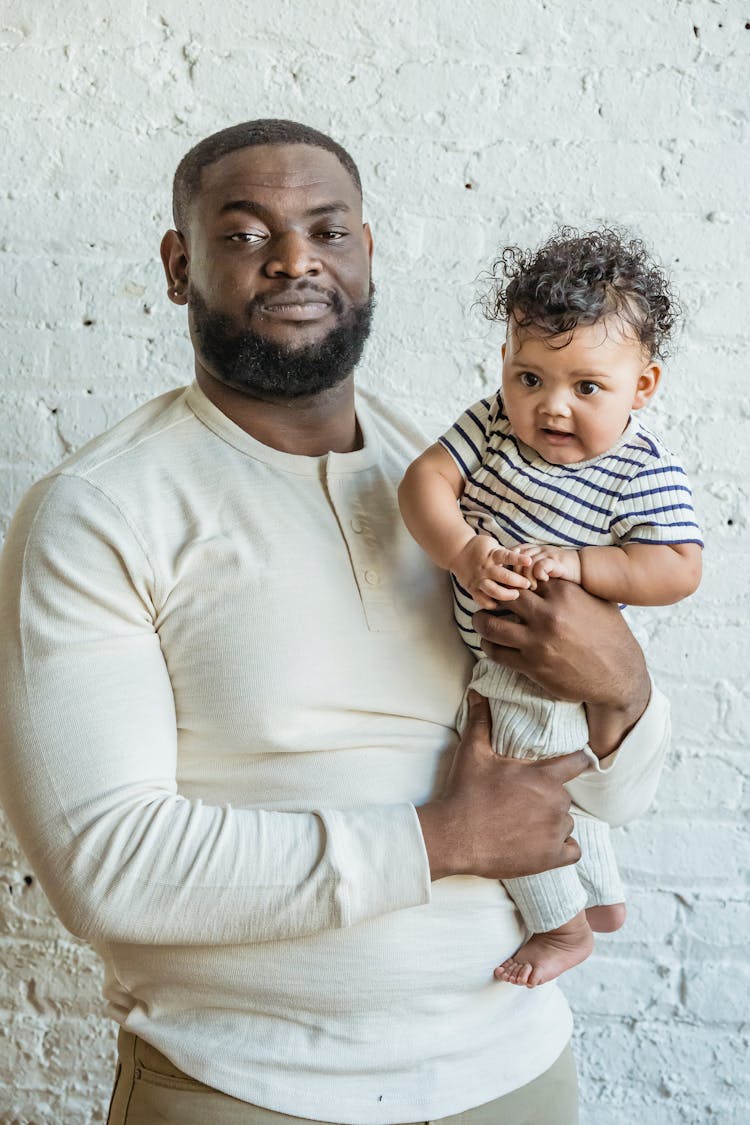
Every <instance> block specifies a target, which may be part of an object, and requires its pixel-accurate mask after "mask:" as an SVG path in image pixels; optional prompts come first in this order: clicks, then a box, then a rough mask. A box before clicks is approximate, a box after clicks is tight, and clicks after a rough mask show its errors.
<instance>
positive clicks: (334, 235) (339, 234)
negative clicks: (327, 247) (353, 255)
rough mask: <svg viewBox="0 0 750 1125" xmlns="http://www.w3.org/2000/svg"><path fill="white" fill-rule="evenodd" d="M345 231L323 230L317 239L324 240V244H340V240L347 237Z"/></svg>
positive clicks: (317, 235)
mask: <svg viewBox="0 0 750 1125" xmlns="http://www.w3.org/2000/svg"><path fill="white" fill-rule="evenodd" d="M346 233H347V232H346V231H345V230H321V231H318V233H317V234H316V236H315V237H316V238H322V239H323V241H324V242H338V241H339V239H341V238H345V237H346Z"/></svg>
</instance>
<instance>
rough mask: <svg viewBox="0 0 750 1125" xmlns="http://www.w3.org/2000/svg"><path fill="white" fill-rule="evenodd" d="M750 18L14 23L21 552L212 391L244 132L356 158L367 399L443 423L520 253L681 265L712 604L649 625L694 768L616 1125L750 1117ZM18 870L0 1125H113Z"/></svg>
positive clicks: (614, 966) (674, 831)
mask: <svg viewBox="0 0 750 1125" xmlns="http://www.w3.org/2000/svg"><path fill="white" fill-rule="evenodd" d="M749 24H750V5H748V4H747V3H746V2H743V3H739V2H737V0H726V2H712V0H695V2H692V0H631V2H629V3H624V4H618V5H614V4H613V5H603V4H601V3H598V2H596V0H524V2H521V0H517V2H515V3H514V2H512V0H472V3H471V4H468V3H467V4H457V3H456V2H455V0H412V2H411V3H410V4H393V3H388V2H386V0H348V2H347V3H346V4H344V3H343V2H341V0H317V2H316V4H314V5H313V4H307V3H305V2H303V0H297V2H292V0H273V3H270V2H269V3H268V4H265V5H262V4H252V5H250V4H247V3H244V2H241V0H224V2H222V3H219V4H205V3H202V2H199V0H163V2H162V3H155V2H152V0H119V2H118V3H116V4H114V3H102V2H101V0H46V2H40V0H20V2H19V0H16V2H15V3H12V2H10V0H8V2H5V0H3V2H2V3H0V87H2V91H3V93H4V94H5V98H4V100H3V108H2V110H1V111H0V120H1V122H2V127H3V138H4V143H3V157H2V159H1V160H0V199H1V200H2V218H1V219H0V223H1V225H0V266H1V268H0V318H1V319H2V339H3V351H2V354H3V357H4V361H3V364H2V369H1V370H0V390H1V393H2V403H3V415H2V417H3V422H2V437H3V440H2V447H1V448H0V521H1V522H2V528H3V529H4V527H5V526H7V521H8V519H9V517H10V514H11V513H12V511H13V509H14V507H15V506H16V504H17V502H18V500H19V498H20V496H21V495H22V493H23V491H24V490H25V489H26V487H27V486H28V485H29V484H30V483H31V481H32V480H34V479H35V478H36V477H38V476H40V475H41V474H42V473H43V472H44V471H45V470H46V469H48V468H50V467H51V466H52V465H53V464H55V463H56V462H57V461H58V460H60V459H61V457H62V456H63V455H64V454H65V453H66V452H67V451H68V450H69V449H71V448H73V447H75V446H77V445H79V444H81V443H82V442H83V441H84V440H86V439H87V438H88V437H89V436H91V435H93V434H94V433H96V432H98V431H99V430H101V429H103V428H105V427H106V426H109V425H110V424H111V423H113V422H114V421H115V420H116V419H117V418H119V417H121V416H122V415H123V414H125V413H126V412H127V411H128V410H130V409H131V408H132V407H133V406H135V405H136V404H137V403H139V402H142V401H144V400H146V399H147V398H149V397H151V396H153V395H155V394H157V393H159V392H161V391H162V390H165V389H167V388H168V387H171V386H174V385H176V384H182V383H184V382H185V381H186V380H188V379H189V378H190V365H189V351H188V347H187V345H186V342H185V339H184V320H183V317H182V314H181V312H180V311H178V310H176V309H175V308H174V307H173V306H172V305H171V304H169V303H168V301H167V300H166V297H165V294H164V285H163V282H162V280H161V276H160V267H159V266H158V264H157V261H158V256H157V250H158V242H159V238H160V236H161V234H162V232H163V230H164V229H166V227H167V226H168V225H169V187H170V177H171V174H172V171H173V169H174V167H175V165H176V162H177V160H178V159H179V157H180V156H181V155H182V153H183V152H184V151H186V150H187V149H188V148H189V147H190V145H191V144H192V143H194V142H195V141H196V140H197V139H199V138H200V137H201V136H203V135H205V134H207V133H209V132H212V131H214V130H215V129H218V128H222V127H223V126H225V125H228V124H232V123H234V122H236V121H240V120H243V119H245V118H249V117H256V116H288V117H293V118H298V119H300V120H304V121H307V122H309V123H310V124H312V125H315V126H317V127H319V128H322V129H324V130H326V131H329V132H331V133H332V134H333V135H334V136H335V137H337V138H338V139H340V140H341V141H342V142H343V143H344V144H346V145H347V146H348V147H350V149H351V150H352V152H353V154H354V156H355V158H356V159H357V160H358V161H359V163H360V166H361V169H362V173H363V179H364V182H365V187H366V198H367V207H368V213H369V216H370V218H371V220H372V223H373V226H374V231H375V237H376V249H377V264H376V279H377V281H378V283H379V306H378V313H377V322H376V333H375V337H374V339H373V340H372V342H371V345H370V346H369V350H368V353H367V358H366V361H365V364H364V368H363V371H362V378H363V380H365V381H366V382H368V383H369V384H370V385H372V386H375V387H378V388H380V389H382V390H383V391H385V392H388V393H390V394H392V395H394V396H395V397H396V398H398V399H400V400H402V401H405V402H408V403H409V404H414V409H415V410H416V411H417V412H418V413H420V414H421V415H422V416H423V417H424V418H425V420H427V421H428V423H429V424H430V425H431V426H432V427H433V428H435V427H437V426H438V425H439V424H441V423H442V422H445V421H447V420H449V419H451V418H452V416H453V415H454V413H455V412H456V410H457V409H458V408H459V407H461V406H462V405H464V404H466V403H467V402H469V401H471V400H473V399H475V398H476V397H478V395H479V394H480V393H483V392H485V391H487V390H489V389H491V388H493V387H494V386H495V384H496V381H497V378H498V351H499V346H500V343H501V340H500V337H499V333H498V330H496V329H494V328H493V329H490V328H489V327H488V326H486V325H485V324H484V323H483V322H482V321H481V319H480V318H479V316H478V315H477V313H476V312H472V310H471V302H472V299H473V297H474V295H475V293H476V287H475V284H474V280H475V278H476V276H477V274H478V273H479V272H480V271H481V270H482V269H483V268H485V267H486V266H487V264H488V262H489V260H490V259H491V257H492V254H493V251H494V250H495V249H496V247H497V246H498V244H500V243H502V242H504V241H506V240H508V241H520V242H522V243H526V242H529V241H531V242H533V241H537V240H539V239H541V238H542V237H543V236H544V235H546V234H547V233H548V231H549V230H550V229H551V227H552V226H553V225H554V224H555V223H556V222H559V221H565V222H569V223H573V224H579V225H583V226H590V225H594V224H596V223H598V222H599V221H601V220H611V221H616V222H621V223H625V224H629V225H631V226H632V227H633V228H634V229H636V230H637V231H638V232H639V233H641V234H642V235H644V236H645V237H646V238H647V239H649V240H650V241H651V242H652V243H653V244H654V245H655V246H656V248H657V249H658V251H659V253H660V254H661V256H662V257H663V259H664V261H665V262H666V263H668V264H669V265H670V266H671V267H672V268H673V270H674V276H675V280H676V283H677V285H678V287H679V289H680V291H681V294H682V297H683V301H684V305H685V309H686V317H685V323H684V327H683V329H682V332H681V339H680V350H679V352H678V354H677V356H676V357H675V360H674V361H673V362H672V363H671V364H670V369H669V371H668V372H667V378H666V385H665V386H664V389H663V391H662V392H660V395H659V399H658V402H657V403H656V405H655V406H654V407H653V408H652V409H651V410H650V416H651V421H652V423H653V424H654V426H656V427H658V428H660V429H661V430H662V431H663V432H664V433H665V434H666V436H667V438H668V439H669V441H670V442H671V444H672V445H673V446H674V447H675V449H677V450H679V451H680V452H681V453H682V455H683V457H684V460H685V461H686V463H687V465H688V468H689V469H690V471H691V473H692V475H693V478H694V481H695V485H696V493H697V500H698V505H699V511H700V516H701V519H702V521H703V525H704V528H705V531H706V533H707V538H708V548H707V550H706V559H705V561H706V576H705V579H704V582H703V586H702V588H701V591H700V592H699V594H698V595H697V596H696V597H694V598H693V599H691V600H690V601H689V602H687V603H685V604H683V605H680V606H678V607H675V608H673V609H668V610H667V609H660V610H654V611H648V612H645V613H641V614H640V615H639V616H640V623H641V627H642V629H643V632H644V635H645V637H646V639H647V642H648V649H649V656H650V661H651V664H652V667H653V669H654V671H655V673H656V675H657V677H658V679H659V681H660V682H661V684H662V685H663V687H664V688H665V689H666V690H667V691H668V692H669V693H670V695H671V697H672V698H673V700H674V703H675V728H676V729H675V750H674V755H673V758H672V762H671V766H670V768H669V771H668V773H667V776H666V778H665V780H664V783H663V785H662V788H661V792H660V795H659V798H658V801H657V806H656V808H655V810H654V812H653V814H652V815H651V816H650V817H649V818H647V819H645V820H644V821H642V822H641V823H639V824H638V825H635V826H633V827H631V828H629V829H627V830H625V831H623V832H622V833H620V834H619V836H618V848H619V852H620V854H621V856H622V862H623V866H624V869H625V873H626V876H627V878H628V881H629V884H630V887H631V892H630V909H631V912H630V919H629V921H628V924H627V926H626V927H625V929H624V930H623V931H622V932H621V933H619V934H617V935H615V936H614V937H612V938H610V939H609V940H606V939H604V940H601V941H600V943H599V949H598V952H597V953H596V955H595V956H594V957H592V959H591V960H590V961H589V962H588V963H587V964H586V965H584V966H582V967H581V968H580V969H578V970H576V971H575V972H574V973H571V974H569V976H568V977H567V978H566V983H565V987H566V990H567V992H568V994H569V996H570V998H571V1000H572V1002H573V1005H574V1007H575V1010H576V1013H577V1028H578V1031H577V1040H578V1057H579V1063H580V1068H581V1072H582V1079H583V1096H584V1103H585V1110H584V1121H585V1122H586V1123H587V1125H630V1123H634V1122H640V1121H644V1122H645V1121H647V1122H649V1125H666V1123H670V1125H671V1123H677V1122H680V1123H687V1122H690V1123H716V1125H739V1123H740V1122H743V1123H744V1122H745V1121H746V1120H747V1115H748V1112H749V1111H748V1103H749V1101H750V1088H749V1087H750V1078H749V1077H748V1075H749V1074H750V1070H749V1068H748V1066H747V1031H746V1027H747V1023H746V1021H747V1015H748V983H749V982H748V966H747V956H746V948H747V936H746V935H747V933H748V930H749V929H750V917H749V915H750V907H748V904H747V900H746V898H745V878H746V874H747V838H746V837H743V822H742V809H743V804H744V800H743V798H744V789H745V782H746V778H747V765H746V756H745V750H746V744H747V741H748V725H749V724H748V715H749V711H750V707H749V692H750V689H748V687H747V683H746V674H747V666H748V645H747V643H746V628H747V625H748V618H749V617H750V597H749V595H748V585H747V577H746V576H747V557H748V545H749V543H748V540H749V538H750V537H749V534H748V515H747V513H748V495H749V494H750V468H749V465H748V454H747V446H748V440H747V439H748V426H749V424H750V392H749V391H748V387H747V383H746V366H747V359H746V353H747V349H748V344H750V330H749V329H748V326H747V321H746V319H745V318H746V312H747V299H748V289H749V287H750V283H749V280H748V268H747V261H748V255H749V252H750V239H749V238H748V219H747V206H748V204H747V199H748V178H749V173H750V167H749V166H748V95H747V91H748V84H749V82H748V53H749V52H750V27H749ZM699 419H700V423H699ZM0 874H1V878H0V896H1V897H0V947H1V954H0V964H2V977H1V981H2V983H0V1040H1V1041H2V1047H1V1048H0V1082H1V1083H2V1089H1V1091H0V1122H2V1123H5V1125H12V1123H18V1125H28V1123H32V1122H33V1123H35V1125H42V1123H48V1122H63V1123H68V1122H71V1123H73V1122H75V1123H76V1125H89V1123H91V1122H96V1121H102V1120H104V1116H105V1112H106V1111H105V1104H106V1098H107V1095H108V1088H109V1083H110V1075H111V1059H112V1055H111V1039H112V1031H111V1029H110V1027H109V1026H108V1024H107V1023H106V1022H105V1021H103V1020H102V1019H101V1014H100V1013H101V1006H100V1001H99V999H98V991H99V969H98V965H97V963H96V961H95V959H94V957H93V956H92V955H91V954H90V953H89V951H88V950H87V949H85V948H84V947H82V946H80V945H78V944H77V943H76V942H75V940H74V939H72V938H70V937H69V936H68V935H66V934H65V932H64V931H63V930H62V928H61V927H60V926H59V925H58V923H57V922H56V921H55V920H54V919H53V918H52V917H51V915H50V911H49V908H48V906H47V904H46V902H45V901H44V899H43V896H42V894H41V892H40V891H39V889H38V887H37V886H36V883H35V882H33V881H31V880H30V879H29V878H28V874H29V872H28V868H27V866H26V863H25V860H24V859H23V857H22V856H21V854H20V853H19V852H18V850H17V848H16V846H15V843H14V841H13V840H12V839H11V838H10V834H9V833H8V832H7V830H6V831H5V832H4V835H3V840H2V842H0Z"/></svg>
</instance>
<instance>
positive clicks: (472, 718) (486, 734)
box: [417, 691, 589, 879]
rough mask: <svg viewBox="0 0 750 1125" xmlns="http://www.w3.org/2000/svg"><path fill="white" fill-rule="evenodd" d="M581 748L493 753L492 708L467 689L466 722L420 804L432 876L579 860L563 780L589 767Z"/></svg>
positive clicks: (522, 871) (511, 872)
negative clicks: (523, 757)
mask: <svg viewBox="0 0 750 1125" xmlns="http://www.w3.org/2000/svg"><path fill="white" fill-rule="evenodd" d="M588 764H589V763H588V759H587V758H586V756H585V755H584V754H583V752H582V751H578V752H576V753H575V754H568V755H565V756H564V757H560V758H548V759H546V760H544V761H540V762H530V761H520V760H518V759H515V758H506V757H503V756H502V755H500V754H496V753H495V752H494V750H493V749H492V744H491V741H490V708H489V704H488V702H487V700H486V699H485V698H484V697H483V696H480V695H478V694H477V693H476V692H475V691H472V692H470V693H469V721H468V724H467V727H466V730H465V732H464V736H463V738H462V740H461V743H460V744H459V746H458V748H457V750H456V754H455V757H454V759H453V765H452V768H451V771H450V773H449V775H448V780H447V782H446V786H445V791H444V793H443V794H442V797H441V798H440V799H439V800H436V801H431V802H430V803H429V804H427V805H423V806H422V807H421V808H419V809H417V814H418V816H419V820H420V824H421V825H422V833H423V835H424V840H425V847H426V850H427V856H428V859H429V863H430V872H431V875H432V878H433V879H441V878H443V877H444V876H446V875H466V874H471V875H480V876H483V877H484V878H487V879H511V878H514V877H516V876H518V875H533V874H536V873H537V872H539V871H547V870H549V869H550V868H553V867H563V866H565V865H566V864H569V863H576V862H577V861H578V860H579V859H580V857H581V852H580V849H579V847H578V844H577V843H576V842H575V840H573V839H572V838H571V836H570V833H571V831H572V830H573V818H572V817H571V816H570V812H569V809H570V797H569V796H568V794H567V793H566V791H565V789H564V788H563V785H564V783H565V782H567V781H570V780H572V779H573V778H574V777H576V776H577V775H578V774H579V773H581V771H582V770H585V769H586V768H587V767H588Z"/></svg>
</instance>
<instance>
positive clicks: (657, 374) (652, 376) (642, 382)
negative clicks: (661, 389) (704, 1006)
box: [633, 363, 661, 410]
mask: <svg viewBox="0 0 750 1125" xmlns="http://www.w3.org/2000/svg"><path fill="white" fill-rule="evenodd" d="M660 379H661V364H660V363H649V364H648V366H647V367H644V368H643V371H641V373H640V375H639V376H638V382H637V384H636V388H635V396H634V398H633V410H640V409H641V407H642V406H645V405H646V403H647V402H648V400H649V399H650V398H653V396H654V394H655V393H656V388H657V387H658V386H659V380H660Z"/></svg>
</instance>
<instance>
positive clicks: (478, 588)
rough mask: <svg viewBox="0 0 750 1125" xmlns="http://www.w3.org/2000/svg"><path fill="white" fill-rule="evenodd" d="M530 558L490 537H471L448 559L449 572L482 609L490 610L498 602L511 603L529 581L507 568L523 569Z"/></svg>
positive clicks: (526, 587)
mask: <svg viewBox="0 0 750 1125" xmlns="http://www.w3.org/2000/svg"><path fill="white" fill-rule="evenodd" d="M530 563H531V556H530V555H527V554H525V553H524V552H523V551H518V550H510V549H509V548H507V547H501V546H500V545H499V544H498V542H497V540H495V539H493V538H492V536H491V535H473V536H472V537H471V539H469V541H468V543H466V545H465V546H464V547H463V548H462V549H461V550H460V551H459V552H458V554H457V555H456V557H455V558H454V559H452V560H451V563H450V569H451V571H452V572H453V574H455V576H456V578H457V579H458V581H459V582H460V583H461V585H462V586H463V588H464V590H467V591H468V593H470V594H471V596H472V598H473V600H474V601H475V602H476V604H477V605H479V606H482V608H483V609H494V607H495V606H496V605H497V603H498V602H509V601H513V600H514V599H515V598H517V597H518V591H519V590H526V589H528V587H529V585H530V582H529V579H528V578H525V577H524V576H523V575H521V574H520V573H517V572H516V571H515V570H510V569H508V568H509V567H517V568H518V570H519V571H520V569H521V567H525V566H526V567H527V566H529V565H530Z"/></svg>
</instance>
